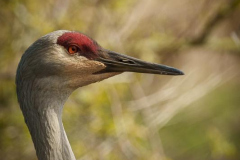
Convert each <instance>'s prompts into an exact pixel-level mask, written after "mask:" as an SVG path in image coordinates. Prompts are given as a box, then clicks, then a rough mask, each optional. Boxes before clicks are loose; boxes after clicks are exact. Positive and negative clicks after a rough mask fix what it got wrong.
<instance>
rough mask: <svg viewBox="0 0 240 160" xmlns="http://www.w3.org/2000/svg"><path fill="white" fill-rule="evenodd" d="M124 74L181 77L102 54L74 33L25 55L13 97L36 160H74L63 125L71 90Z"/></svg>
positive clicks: (53, 37) (41, 42) (60, 34)
mask: <svg viewBox="0 0 240 160" xmlns="http://www.w3.org/2000/svg"><path fill="white" fill-rule="evenodd" d="M122 72H141V73H152V74H162V75H183V72H181V71H180V70H177V69H175V68H172V67H168V66H164V65H159V64H154V63H148V62H144V61H141V60H139V59H136V58H133V57H129V56H126V55H122V54H119V53H116V52H112V51H109V50H106V49H104V48H102V47H101V46H100V45H98V43H97V42H96V41H94V40H93V39H91V38H89V37H88V36H86V35H84V34H82V33H79V32H75V31H67V30H59V31H55V32H52V33H49V34H47V35H45V36H43V37H41V38H40V39H38V40H37V41H36V42H34V43H33V44H32V45H31V46H30V47H29V48H28V49H27V50H26V51H25V53H24V54H23V56H22V58H21V61H20V62H19V65H18V69H17V75H16V86H17V96H18V101H19V104H20V108H21V110H22V113H23V116H24V119H25V122H26V124H27V126H28V129H29V131H30V134H31V137H32V140H33V143H34V146H35V149H36V154H37V157H38V159H39V160H75V156H74V154H73V151H72V149H71V146H70V144H69V141H68V139H67V136H66V133H65V130H64V127H63V124H62V110H63V106H64V103H65V101H66V100H67V98H68V97H69V95H70V94H71V93H72V92H73V91H74V90H75V89H77V88H79V87H81V86H84V85H88V84H91V83H94V82H97V81H101V80H103V79H106V78H109V77H112V76H115V75H118V74H120V73H122Z"/></svg>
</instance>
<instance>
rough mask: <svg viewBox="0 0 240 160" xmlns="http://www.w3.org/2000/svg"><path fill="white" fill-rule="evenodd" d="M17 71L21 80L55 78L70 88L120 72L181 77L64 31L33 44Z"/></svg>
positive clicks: (175, 71) (76, 34)
mask: <svg viewBox="0 0 240 160" xmlns="http://www.w3.org/2000/svg"><path fill="white" fill-rule="evenodd" d="M24 70H25V71H24ZM18 72H19V75H21V76H22V77H28V76H31V75H34V76H35V77H41V78H42V77H49V76H51V77H52V76H55V77H58V78H57V79H58V80H60V79H61V83H62V85H64V84H66V85H67V86H70V87H73V88H77V87H80V86H84V85H87V84H90V83H93V82H96V81H101V80H103V79H106V78H109V77H112V76H114V75H117V74H120V73H122V72H139V73H151V74H160V75H183V72H182V71H180V70H178V69H175V68H173V67H169V66H165V65H160V64H155V63H149V62H145V61H142V60H139V59H136V58H133V57H130V56H127V55H123V54H119V53H116V52H113V51H109V50H107V49H104V48H102V47H101V46H100V45H99V44H98V43H97V42H96V41H94V40H93V39H91V38H89V37H88V36H86V35H84V34H82V33H79V32H75V31H64V30H60V31H55V32H52V33H50V34H47V35H45V36H43V37H42V38H40V39H39V40H37V41H36V42H35V43H33V44H32V45H31V46H30V47H29V48H28V49H27V50H26V52H25V53H24V55H23V57H22V60H21V62H20V64H19V69H18Z"/></svg>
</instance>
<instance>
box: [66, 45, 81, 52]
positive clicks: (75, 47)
mask: <svg viewBox="0 0 240 160" xmlns="http://www.w3.org/2000/svg"><path fill="white" fill-rule="evenodd" d="M78 51H79V49H78V47H77V46H74V45H72V46H69V47H68V52H69V53H70V54H75V53H77V52H78Z"/></svg>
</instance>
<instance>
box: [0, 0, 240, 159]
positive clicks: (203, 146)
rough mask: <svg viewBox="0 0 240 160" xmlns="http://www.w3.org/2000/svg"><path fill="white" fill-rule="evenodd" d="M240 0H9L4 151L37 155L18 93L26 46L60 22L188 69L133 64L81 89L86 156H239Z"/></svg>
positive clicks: (1, 80)
mask: <svg viewBox="0 0 240 160" xmlns="http://www.w3.org/2000/svg"><path fill="white" fill-rule="evenodd" d="M239 3H240V0H211V1H209V0H181V1H179V0H131V1H129V0H119V1H114V0H88V1H84V0H35V1H32V0H21V1H20V0H1V1H0V6H1V7H0V24H1V29H0V159H1V160H16V159H17V160H26V159H27V160H36V159H37V158H36V155H35V150H34V147H33V143H32V141H31V137H30V134H29V132H28V129H27V127H26V125H25V123H24V119H23V116H22V113H21V111H20V108H19V105H18V102H17V98H16V92H15V82H14V81H15V72H16V68H17V65H18V62H19V60H20V58H21V56H22V54H23V53H24V51H25V50H26V49H27V48H28V47H29V46H30V45H31V44H32V43H33V42H34V41H35V40H37V39H38V38H39V37H41V36H43V35H45V34H47V33H49V32H52V31H54V30H59V29H67V30H77V31H81V32H83V33H85V34H87V35H89V36H90V37H92V38H93V39H95V40H96V41H98V43H99V44H100V45H101V46H103V47H104V48H108V49H110V50H113V51H116V52H119V53H124V54H127V55H130V56H134V57H137V58H140V59H143V60H146V61H151V62H155V63H161V64H166V65H170V66H173V67H176V68H178V69H180V70H182V71H184V72H185V75H184V76H177V77H173V76H159V75H149V74H136V73H124V74H122V75H118V76H116V77H113V78H110V79H108V80H105V81H103V82H100V83H96V84H92V85H89V86H85V87H83V88H81V89H78V90H76V91H75V92H74V93H73V94H72V95H71V97H70V98H69V99H68V101H67V103H66V104H65V108H64V112H63V123H64V126H65V129H66V132H67V134H68V138H69V140H70V143H71V145H72V148H73V151H74V153H75V155H76V158H77V159H78V160H203V159H208V160H239V159H240V152H239V151H240V72H239V70H240V19H239V17H240V5H239Z"/></svg>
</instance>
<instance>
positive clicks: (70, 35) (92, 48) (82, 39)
mask: <svg viewBox="0 0 240 160" xmlns="http://www.w3.org/2000/svg"><path fill="white" fill-rule="evenodd" d="M57 44H59V45H61V46H63V47H65V48H66V49H68V48H69V46H71V45H75V46H77V47H78V48H79V49H80V51H79V54H80V55H83V56H85V57H87V58H88V59H94V58H96V57H98V54H97V51H98V49H99V48H100V46H99V45H98V44H97V42H95V41H94V40H92V39H91V38H89V37H88V36H86V35H84V34H82V33H79V32H66V33H64V34H63V35H61V36H60V37H58V39H57Z"/></svg>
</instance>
